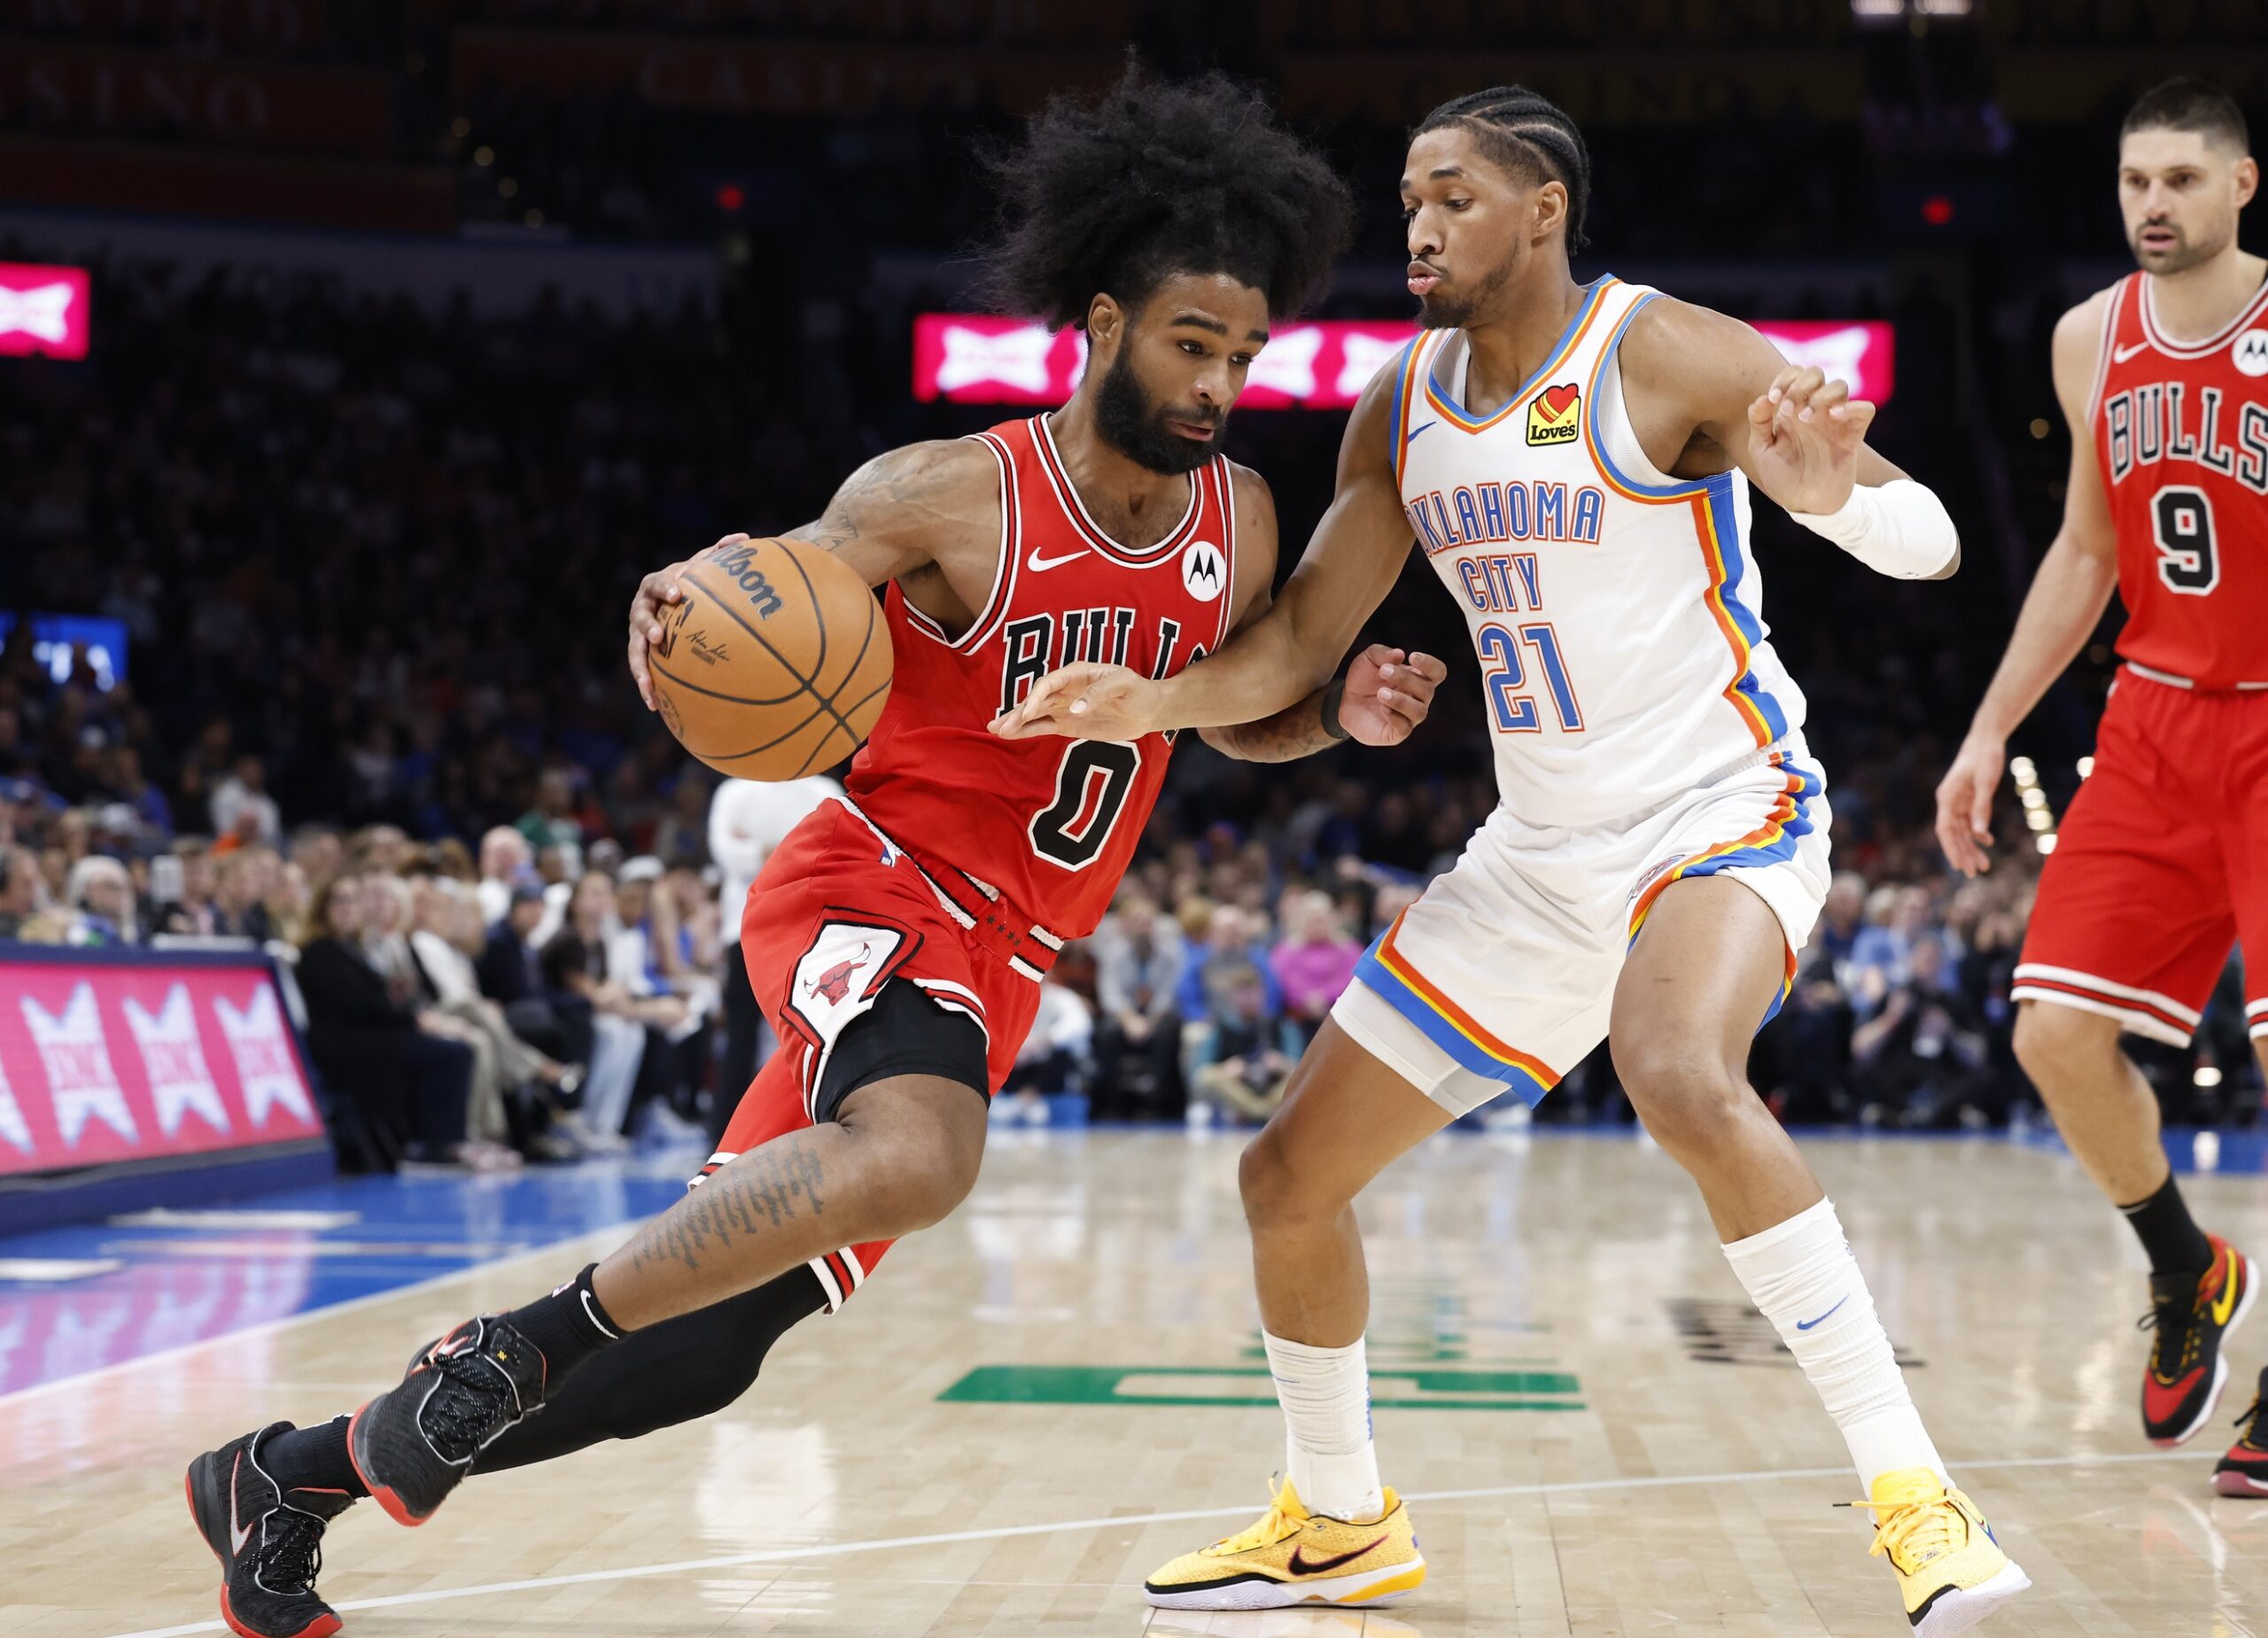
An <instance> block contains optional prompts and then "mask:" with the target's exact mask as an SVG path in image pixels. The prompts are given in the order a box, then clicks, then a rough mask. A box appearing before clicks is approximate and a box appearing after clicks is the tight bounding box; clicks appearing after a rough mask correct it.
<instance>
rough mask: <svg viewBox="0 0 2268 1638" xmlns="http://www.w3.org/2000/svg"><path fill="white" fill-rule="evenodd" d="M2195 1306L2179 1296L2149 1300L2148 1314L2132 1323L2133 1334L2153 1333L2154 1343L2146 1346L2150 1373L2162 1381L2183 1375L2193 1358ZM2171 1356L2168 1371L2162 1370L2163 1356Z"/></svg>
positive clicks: (2189, 1300) (2195, 1337)
mask: <svg viewBox="0 0 2268 1638" xmlns="http://www.w3.org/2000/svg"><path fill="white" fill-rule="evenodd" d="M2196 1317H2197V1304H2196V1302H2195V1301H2194V1300H2191V1299H2186V1298H2181V1297H2166V1298H2155V1297H2154V1298H2153V1299H2152V1300H2151V1302H2150V1311H2149V1312H2148V1314H2145V1315H2143V1316H2142V1317H2141V1318H2140V1319H2138V1320H2136V1321H2135V1322H2134V1329H2135V1330H2137V1331H2156V1332H2157V1333H2158V1334H2157V1339H2156V1340H2155V1341H2154V1342H2152V1343H2151V1344H2150V1370H2152V1371H2153V1372H2154V1373H2155V1375H2156V1376H2157V1377H2158V1378H2161V1379H2162V1380H2163V1381H2167V1382H2171V1381H2173V1380H2175V1379H2176V1378H2179V1377H2180V1376H2182V1375H2183V1374H2184V1373H2186V1371H2187V1370H2189V1368H2190V1366H2191V1365H2193V1364H2194V1363H2195V1362H2196V1357H2197V1344H2198V1335H2197V1330H2198V1328H2197V1326H2196V1324H2194V1321H2195V1319H2196ZM2169 1353H2171V1355H2172V1356H2173V1366H2172V1369H2171V1370H2168V1369H2166V1368H2165V1367H2164V1364H2163V1362H2164V1360H2165V1357H2166V1355H2168V1354H2169Z"/></svg>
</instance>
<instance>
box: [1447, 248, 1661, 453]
mask: <svg viewBox="0 0 2268 1638" xmlns="http://www.w3.org/2000/svg"><path fill="white" fill-rule="evenodd" d="M1621 282H1622V281H1621V280H1619V279H1618V278H1616V277H1615V276H1613V275H1612V274H1606V275H1604V276H1601V277H1600V279H1599V281H1598V283H1597V284H1596V285H1595V286H1593V287H1592V289H1591V290H1590V291H1589V293H1588V294H1587V295H1586V296H1585V297H1584V299H1583V304H1584V307H1585V311H1584V314H1583V316H1582V319H1581V322H1579V323H1577V324H1576V326H1575V327H1574V329H1573V330H1571V331H1569V332H1568V334H1567V335H1565V337H1563V338H1561V339H1560V342H1559V346H1558V349H1557V351H1556V352H1554V353H1552V354H1551V356H1550V358H1549V359H1547V360H1545V361H1544V364H1543V368H1542V369H1539V370H1537V371H1536V372H1535V373H1534V375H1532V376H1530V377H1528V378H1527V382H1526V384H1525V385H1523V386H1522V387H1521V388H1520V390H1519V391H1518V392H1515V393H1513V394H1512V396H1511V398H1510V399H1508V400H1505V403H1504V407H1503V408H1502V409H1499V410H1498V411H1497V412H1496V413H1495V415H1490V416H1489V417H1488V418H1487V420H1485V421H1474V420H1471V419H1469V418H1468V417H1467V416H1466V415H1464V412H1463V411H1461V410H1459V409H1457V408H1455V407H1454V406H1453V405H1451V404H1450V403H1449V401H1448V400H1445V399H1444V398H1442V396H1441V394H1440V393H1439V392H1436V391H1434V389H1433V364H1432V363H1431V362H1428V363H1427V364H1426V366H1425V401H1426V402H1427V403H1429V404H1431V405H1432V406H1433V408H1435V409H1438V410H1440V411H1441V418H1442V419H1443V420H1445V421H1447V422H1448V423H1449V424H1450V425H1451V426H1455V427H1459V428H1462V429H1463V430H1464V431H1467V432H1485V431H1487V430H1488V429H1489V428H1490V427H1493V426H1495V425H1496V424H1497V423H1499V422H1501V421H1503V419H1504V417H1505V416H1507V415H1511V413H1512V411H1514V410H1515V409H1518V408H1519V407H1520V406H1521V405H1523V404H1525V403H1526V402H1527V400H1528V399H1529V397H1530V396H1531V395H1533V394H1534V393H1535V392H1539V391H1541V390H1542V389H1543V388H1545V387H1546V386H1548V385H1550V380H1551V374H1552V372H1553V371H1554V370H1556V369H1558V368H1559V366H1560V365H1561V364H1562V363H1563V362H1565V361H1566V360H1567V359H1568V358H1569V357H1571V356H1573V353H1575V352H1576V350H1577V349H1578V348H1580V347H1581V345H1583V338H1584V337H1585V336H1588V335H1589V334H1590V330H1591V326H1592V325H1593V324H1595V323H1596V322H1598V315H1599V314H1600V313H1602V312H1603V311H1604V310H1605V307H1606V293H1607V292H1608V291H1611V290H1612V289H1613V288H1614V287H1615V286H1616V285H1618V284H1619V283H1621ZM1466 345H1467V348H1468V350H1469V349H1470V346H1471V343H1470V342H1468V343H1467V344H1466ZM1439 352H1440V349H1439V348H1436V349H1435V353H1436V356H1438V354H1439ZM1466 378H1467V379H1468V380H1470V379H1471V370H1470V369H1469V368H1468V369H1467V372H1466Z"/></svg>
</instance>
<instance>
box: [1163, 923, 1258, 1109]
mask: <svg viewBox="0 0 2268 1638" xmlns="http://www.w3.org/2000/svg"><path fill="white" fill-rule="evenodd" d="M1260 930H1261V923H1260V922H1259V920H1258V919H1257V918H1255V917H1254V916H1252V915H1251V914H1250V912H1247V911H1245V910H1243V909H1241V908H1240V907H1239V906H1237V905H1235V904H1220V905H1216V906H1215V908H1214V910H1213V913H1212V917H1211V919H1210V920H1209V921H1208V924H1207V927H1206V934H1205V951H1204V953H1203V954H1202V955H1201V956H1200V957H1199V959H1197V960H1195V961H1194V962H1192V963H1191V964H1190V966H1189V970H1188V971H1187V973H1186V974H1184V977H1183V979H1182V986H1181V996H1180V1006H1181V1009H1182V1019H1183V1023H1182V1027H1181V1040H1182V1066H1181V1067H1182V1079H1183V1081H1184V1083H1185V1084H1186V1085H1187V1086H1188V1087H1189V1089H1190V1097H1191V1098H1192V1103H1193V1102H1194V1100H1195V1099H1196V1098H1197V1094H1198V1091H1199V1088H1198V1084H1197V1083H1198V1080H1199V1077H1200V1073H1201V1072H1202V1071H1203V1070H1204V1069H1205V1068H1206V1067H1208V1065H1212V1064H1216V1063H1218V1062H1220V1061H1221V1060H1223V1059H1226V1058H1230V1057H1232V1056H1237V1055H1239V1054H1248V1053H1254V1052H1259V1051H1261V1050H1262V1049H1263V1048H1266V1049H1270V1050H1273V1051H1274V1052H1276V1055H1277V1056H1278V1057H1281V1056H1282V1052H1281V1048H1282V1045H1283V1035H1282V1031H1281V1029H1280V1027H1279V1023H1280V1020H1281V1018H1282V998H1281V996H1280V994H1279V993H1278V990H1277V989H1276V987H1275V975H1274V974H1272V973H1270V971H1269V969H1268V964H1267V961H1266V960H1265V959H1263V956H1262V951H1261V950H1260V948H1259V936H1258V935H1259V932H1260ZM1247 1036H1249V1037H1250V1038H1249V1040H1247Z"/></svg>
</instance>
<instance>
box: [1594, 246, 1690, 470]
mask: <svg viewBox="0 0 2268 1638" xmlns="http://www.w3.org/2000/svg"><path fill="white" fill-rule="evenodd" d="M1660 296H1661V291H1658V290H1650V291H1647V292H1646V293H1645V294H1644V295H1643V296H1641V297H1639V298H1638V299H1637V300H1635V301H1634V302H1632V303H1631V304H1630V311H1629V312H1627V313H1626V314H1623V315H1622V322H1620V323H1619V324H1617V325H1616V326H1615V327H1614V333H1613V334H1612V336H1609V337H1608V338H1606V347H1605V350H1604V351H1603V352H1602V353H1600V354H1599V355H1598V359H1597V361H1596V363H1594V364H1593V366H1592V369H1591V380H1592V382H1593V384H1594V391H1593V396H1594V398H1596V383H1597V381H1598V380H1599V379H1600V378H1601V377H1604V375H1605V374H1606V369H1607V366H1608V365H1609V364H1611V363H1612V362H1613V361H1614V355H1615V353H1617V352H1618V351H1619V350H1620V348H1621V346H1622V336H1623V332H1624V331H1626V330H1628V329H1629V328H1630V321H1631V320H1632V319H1635V318H1636V317H1637V316H1638V313H1639V310H1640V309H1641V308H1643V307H1644V306H1645V305H1646V304H1647V303H1648V302H1650V301H1653V300H1657V299H1659V297H1660ZM1623 414H1624V418H1625V419H1626V420H1627V418H1628V414H1629V412H1628V411H1627V409H1626V410H1625V411H1624V412H1623ZM1583 441H1584V443H1586V444H1587V445H1588V446H1590V452H1591V458H1592V459H1593V460H1594V461H1596V462H1598V464H1599V467H1600V470H1603V471H1604V472H1605V474H1606V475H1607V476H1608V477H1611V478H1612V479H1613V480H1614V481H1615V483H1616V484H1618V485H1620V486H1621V487H1622V488H1624V489H1627V490H1628V491H1630V492H1631V493H1633V494H1637V495H1643V496H1645V497H1646V498H1647V499H1648V500H1650V501H1667V500H1674V499H1675V498H1677V497H1679V496H1681V495H1694V494H1699V493H1701V492H1702V491H1703V490H1705V489H1706V488H1707V487H1708V486H1709V485H1711V484H1713V483H1714V482H1715V481H1716V479H1715V478H1713V477H1681V478H1673V479H1672V480H1671V481H1670V482H1668V483H1666V484H1645V483H1641V482H1639V481H1638V480H1637V479H1636V478H1635V477H1631V476H1629V474H1627V473H1626V472H1625V471H1623V470H1622V469H1621V468H1620V467H1619V466H1617V465H1615V464H1614V459H1613V457H1612V456H1611V455H1609V454H1607V453H1606V440H1605V439H1603V438H1601V437H1600V436H1599V431H1598V416H1597V415H1596V413H1595V412H1594V413H1591V414H1588V415H1585V416H1584V417H1583Z"/></svg>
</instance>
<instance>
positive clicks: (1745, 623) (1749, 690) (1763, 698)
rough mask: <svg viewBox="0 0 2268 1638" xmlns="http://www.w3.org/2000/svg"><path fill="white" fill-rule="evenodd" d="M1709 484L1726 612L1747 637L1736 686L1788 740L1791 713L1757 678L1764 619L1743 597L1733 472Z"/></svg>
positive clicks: (1742, 543)
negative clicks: (1722, 563) (1744, 661)
mask: <svg viewBox="0 0 2268 1638" xmlns="http://www.w3.org/2000/svg"><path fill="white" fill-rule="evenodd" d="M1708 485H1709V516H1710V517H1711V518H1712V519H1713V521H1714V523H1715V524H1716V526H1717V547H1718V549H1719V550H1720V551H1721V552H1722V553H1723V554H1724V559H1725V579H1724V588H1723V589H1724V597H1725V612H1726V613H1727V614H1728V615H1730V616H1732V620H1733V624H1734V625H1736V626H1738V627H1739V628H1740V634H1741V635H1742V636H1743V637H1744V638H1746V639H1747V640H1748V650H1749V664H1748V669H1747V670H1746V671H1744V672H1742V673H1741V675H1740V680H1739V681H1738V682H1736V683H1735V684H1734V685H1733V687H1736V688H1737V689H1738V690H1739V691H1740V692H1741V693H1742V694H1743V695H1745V696H1746V697H1747V699H1748V701H1749V703H1751V704H1752V705H1754V706H1755V707H1756V709H1757V710H1759V711H1760V712H1762V713H1763V716H1764V721H1765V725H1766V726H1767V727H1768V728H1769V729H1770V730H1771V734H1772V737H1773V738H1774V739H1775V740H1782V739H1785V738H1786V737H1787V735H1788V713H1787V712H1786V711H1785V710H1783V709H1782V708H1781V705H1780V702H1779V701H1777V700H1775V699H1774V698H1773V697H1772V696H1771V695H1769V694H1767V693H1766V692H1765V691H1764V685H1763V684H1762V683H1760V682H1759V681H1758V680H1757V679H1756V659H1755V656H1756V650H1757V649H1758V648H1761V647H1763V645H1764V622H1763V621H1762V620H1761V619H1759V618H1758V617H1757V612H1756V610H1755V609H1751V608H1750V607H1749V606H1748V604H1747V603H1746V602H1743V601H1742V599H1741V594H1740V587H1741V582H1742V581H1744V580H1745V579H1746V578H1748V542H1747V541H1746V540H1744V539H1743V538H1742V537H1741V532H1740V508H1738V507H1736V505H1734V503H1733V475H1732V474H1731V473H1730V472H1720V473H1718V474H1717V475H1716V476H1715V477H1713V478H1710V479H1709V480H1708Z"/></svg>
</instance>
